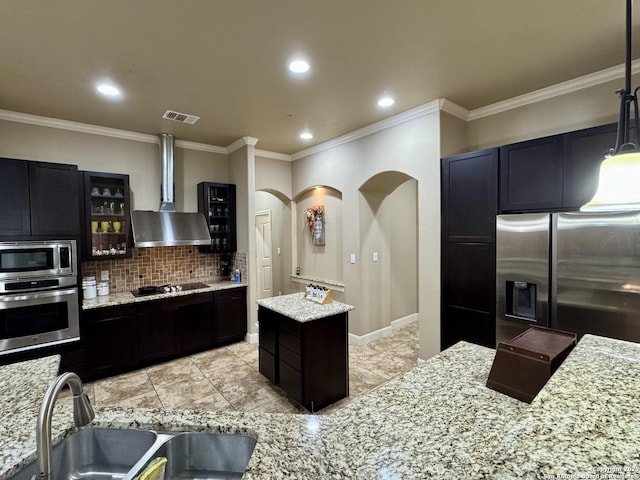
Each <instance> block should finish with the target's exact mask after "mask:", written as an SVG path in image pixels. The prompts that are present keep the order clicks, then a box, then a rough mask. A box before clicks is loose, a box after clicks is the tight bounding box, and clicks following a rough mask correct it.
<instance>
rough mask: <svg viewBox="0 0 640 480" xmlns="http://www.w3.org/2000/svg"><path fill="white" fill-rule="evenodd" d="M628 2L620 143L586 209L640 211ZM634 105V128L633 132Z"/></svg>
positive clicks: (639, 126)
mask: <svg viewBox="0 0 640 480" xmlns="http://www.w3.org/2000/svg"><path fill="white" fill-rule="evenodd" d="M626 1H627V18H626V20H627V36H626V59H625V88H624V89H622V90H618V91H617V92H616V93H617V94H618V95H619V96H620V116H619V119H618V133H617V137H616V146H615V147H614V148H612V149H611V151H610V152H609V155H607V158H605V159H604V161H603V162H602V164H601V165H600V179H599V182H598V190H597V191H596V194H595V196H594V197H593V198H592V199H591V201H590V202H589V203H587V204H586V205H583V206H582V207H581V208H580V210H581V211H583V212H601V211H617V210H640V146H639V145H640V142H639V141H638V133H639V132H640V121H639V119H638V96H637V92H638V90H639V89H640V87H638V88H636V89H635V90H634V91H633V92H632V91H631V2H632V0H626ZM631 105H633V117H634V118H633V120H634V125H633V126H634V128H633V132H632V131H631Z"/></svg>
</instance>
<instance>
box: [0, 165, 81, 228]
mask: <svg viewBox="0 0 640 480" xmlns="http://www.w3.org/2000/svg"><path fill="white" fill-rule="evenodd" d="M77 175H78V168H77V167H76V166H75V165H65V164H59V163H46V162H31V161H27V160H14V159H7V158H2V159H0V201H2V209H0V210H2V212H0V237H4V238H7V239H18V238H22V239H29V238H31V237H33V238H35V239H43V240H44V239H76V238H78V237H79V234H80V218H79V217H80V208H79V206H80V203H79V197H78V182H77Z"/></svg>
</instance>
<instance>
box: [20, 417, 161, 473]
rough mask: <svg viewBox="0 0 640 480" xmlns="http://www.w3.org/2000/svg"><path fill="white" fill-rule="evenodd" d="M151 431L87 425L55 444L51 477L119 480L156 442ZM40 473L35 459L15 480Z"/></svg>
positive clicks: (155, 435)
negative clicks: (89, 426) (87, 426)
mask: <svg viewBox="0 0 640 480" xmlns="http://www.w3.org/2000/svg"><path fill="white" fill-rule="evenodd" d="M156 438H157V434H156V433H155V432H152V431H149V430H124V429H122V430H121V429H115V428H85V429H83V430H80V431H78V432H76V433H73V434H71V435H69V436H68V437H66V438H65V439H64V440H62V441H61V442H60V443H58V444H57V445H55V446H54V447H53V449H52V452H51V468H52V475H51V480H70V479H74V480H88V479H91V480H104V479H109V480H117V479H121V478H123V477H124V476H125V475H126V474H127V472H128V471H129V470H131V468H132V467H133V466H134V465H135V464H136V462H138V460H139V459H140V457H142V456H143V455H144V454H145V453H146V452H147V451H148V450H149V449H150V448H151V446H152V445H153V444H154V442H155V441H156ZM37 474H38V463H37V461H34V462H32V463H30V464H29V465H27V466H26V467H25V468H23V469H22V470H20V471H19V472H18V473H16V474H15V475H14V476H12V477H10V478H11V480H31V478H32V477H33V476H34V475H35V476H37Z"/></svg>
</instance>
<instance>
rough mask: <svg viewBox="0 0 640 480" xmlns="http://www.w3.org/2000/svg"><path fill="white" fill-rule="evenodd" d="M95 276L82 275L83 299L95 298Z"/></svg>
mask: <svg viewBox="0 0 640 480" xmlns="http://www.w3.org/2000/svg"><path fill="white" fill-rule="evenodd" d="M96 294H97V290H96V277H83V278H82V298H84V299H85V300H91V299H92V298H96Z"/></svg>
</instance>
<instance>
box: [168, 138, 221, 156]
mask: <svg viewBox="0 0 640 480" xmlns="http://www.w3.org/2000/svg"><path fill="white" fill-rule="evenodd" d="M176 147H178V148H186V149H187V150H199V151H201V152H209V153H222V154H225V155H226V154H227V149H226V148H225V147H219V146H217V145H209V144H207V143H198V142H189V141H188V140H176Z"/></svg>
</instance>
